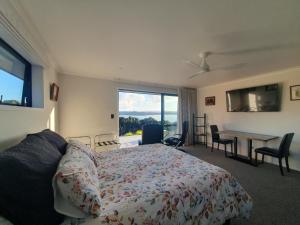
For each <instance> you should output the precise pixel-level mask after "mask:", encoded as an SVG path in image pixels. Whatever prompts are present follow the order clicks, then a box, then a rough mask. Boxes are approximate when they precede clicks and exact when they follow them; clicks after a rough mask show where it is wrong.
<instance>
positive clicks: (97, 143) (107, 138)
mask: <svg viewBox="0 0 300 225" xmlns="http://www.w3.org/2000/svg"><path fill="white" fill-rule="evenodd" d="M120 146H121V144H120V142H119V140H118V136H117V135H116V134H114V133H104V134H98V135H96V136H95V137H94V148H95V150H96V151H107V150H113V149H118V148H120Z"/></svg>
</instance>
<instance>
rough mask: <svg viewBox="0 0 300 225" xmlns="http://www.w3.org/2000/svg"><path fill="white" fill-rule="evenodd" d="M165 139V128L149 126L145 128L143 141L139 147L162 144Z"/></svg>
mask: <svg viewBox="0 0 300 225" xmlns="http://www.w3.org/2000/svg"><path fill="white" fill-rule="evenodd" d="M162 139H163V127H162V125H160V124H148V125H145V126H143V133H142V141H139V145H147V144H155V143H161V141H162Z"/></svg>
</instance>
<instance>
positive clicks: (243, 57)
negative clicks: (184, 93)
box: [20, 0, 300, 87]
mask: <svg viewBox="0 0 300 225" xmlns="http://www.w3.org/2000/svg"><path fill="white" fill-rule="evenodd" d="M20 2H21V4H22V5H23V7H24V9H25V11H26V12H27V14H28V15H29V17H30V19H31V20H32V22H33V24H34V25H35V26H36V28H37V29H38V31H39V33H40V35H41V36H42V37H43V39H44V41H45V43H46V44H47V47H48V49H49V51H50V53H51V55H52V56H53V58H54V59H55V61H56V62H57V64H58V68H59V71H60V72H62V73H66V74H70V75H80V76H89V77H98V78H104V79H111V80H121V81H129V82H130V81H134V82H142V83H152V84H153V83H154V84H160V85H169V86H189V87H202V86H207V85H212V84H217V83H221V82H226V81H231V80H234V79H240V78H245V77H249V76H253V75H257V74H261V73H266V72H271V71H275V70H281V69H285V68H289V67H294V66H298V65H300V23H299V21H300V1H299V0H284V1H283V0H251V1H249V0H226V1H220V0H151V1H149V0H126V1H123V0H109V1H106V0H86V1H82V0H22V1H20ZM245 49H246V50H248V49H249V50H250V51H247V53H243V54H224V55H211V56H209V58H208V60H207V61H208V63H209V65H210V66H211V68H214V67H219V66H227V65H234V64H239V63H246V65H245V66H243V67H241V68H239V69H234V70H227V71H215V72H210V73H205V74H202V75H200V76H198V77H196V78H194V79H189V76H190V75H192V74H194V73H196V72H198V71H199V69H197V68H195V67H192V66H190V65H187V64H186V63H184V62H183V61H184V60H193V61H195V62H197V61H199V58H198V54H199V53H200V52H202V51H213V52H235V51H239V50H245ZM252 50H253V51H252Z"/></svg>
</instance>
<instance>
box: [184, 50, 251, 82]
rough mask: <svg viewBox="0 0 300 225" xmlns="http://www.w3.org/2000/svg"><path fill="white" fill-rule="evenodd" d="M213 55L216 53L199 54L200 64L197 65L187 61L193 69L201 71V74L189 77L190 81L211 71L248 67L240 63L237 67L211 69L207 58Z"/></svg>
mask: <svg viewBox="0 0 300 225" xmlns="http://www.w3.org/2000/svg"><path fill="white" fill-rule="evenodd" d="M212 54H214V53H213V52H202V53H200V54H199V57H200V63H195V62H193V61H190V60H186V61H185V62H186V63H187V64H189V65H192V66H193V67H196V68H199V69H200V71H199V72H197V73H195V74H193V75H191V76H190V77H189V79H192V78H194V77H196V76H199V75H200V74H203V73H208V72H211V71H219V70H220V71H221V70H233V69H238V68H241V67H243V66H245V65H246V63H239V64H235V65H231V66H225V67H216V68H213V69H211V67H210V66H209V65H208V63H207V58H208V56H210V55H212Z"/></svg>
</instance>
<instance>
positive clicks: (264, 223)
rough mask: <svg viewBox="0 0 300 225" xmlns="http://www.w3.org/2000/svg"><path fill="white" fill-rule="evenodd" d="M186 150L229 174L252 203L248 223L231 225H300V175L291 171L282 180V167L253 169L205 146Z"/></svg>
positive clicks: (233, 223) (234, 222)
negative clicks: (247, 194)
mask: <svg viewBox="0 0 300 225" xmlns="http://www.w3.org/2000/svg"><path fill="white" fill-rule="evenodd" d="M185 150H186V151H187V152H188V153H190V154H192V155H194V156H196V157H198V158H200V159H202V160H204V161H207V162H209V163H211V164H214V165H216V166H219V167H221V168H224V169H226V170H227V171H229V172H230V173H231V174H232V175H233V176H234V177H236V178H237V180H238V181H239V182H240V184H241V185H242V186H243V187H244V188H245V190H246V191H247V192H248V193H249V195H250V196H251V197H252V199H253V211H252V214H251V218H250V219H249V220H244V219H233V220H232V221H231V225H246V224H247V225H299V224H300V172H296V171H291V172H290V173H287V172H286V170H284V172H285V176H281V174H280V171H279V167H278V166H276V165H272V164H268V163H264V164H260V165H259V166H258V167H254V166H251V165H248V164H245V163H242V162H239V161H236V160H233V159H230V158H225V156H224V151H218V150H214V151H213V152H211V151H210V149H206V148H205V147H203V146H192V147H185Z"/></svg>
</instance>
